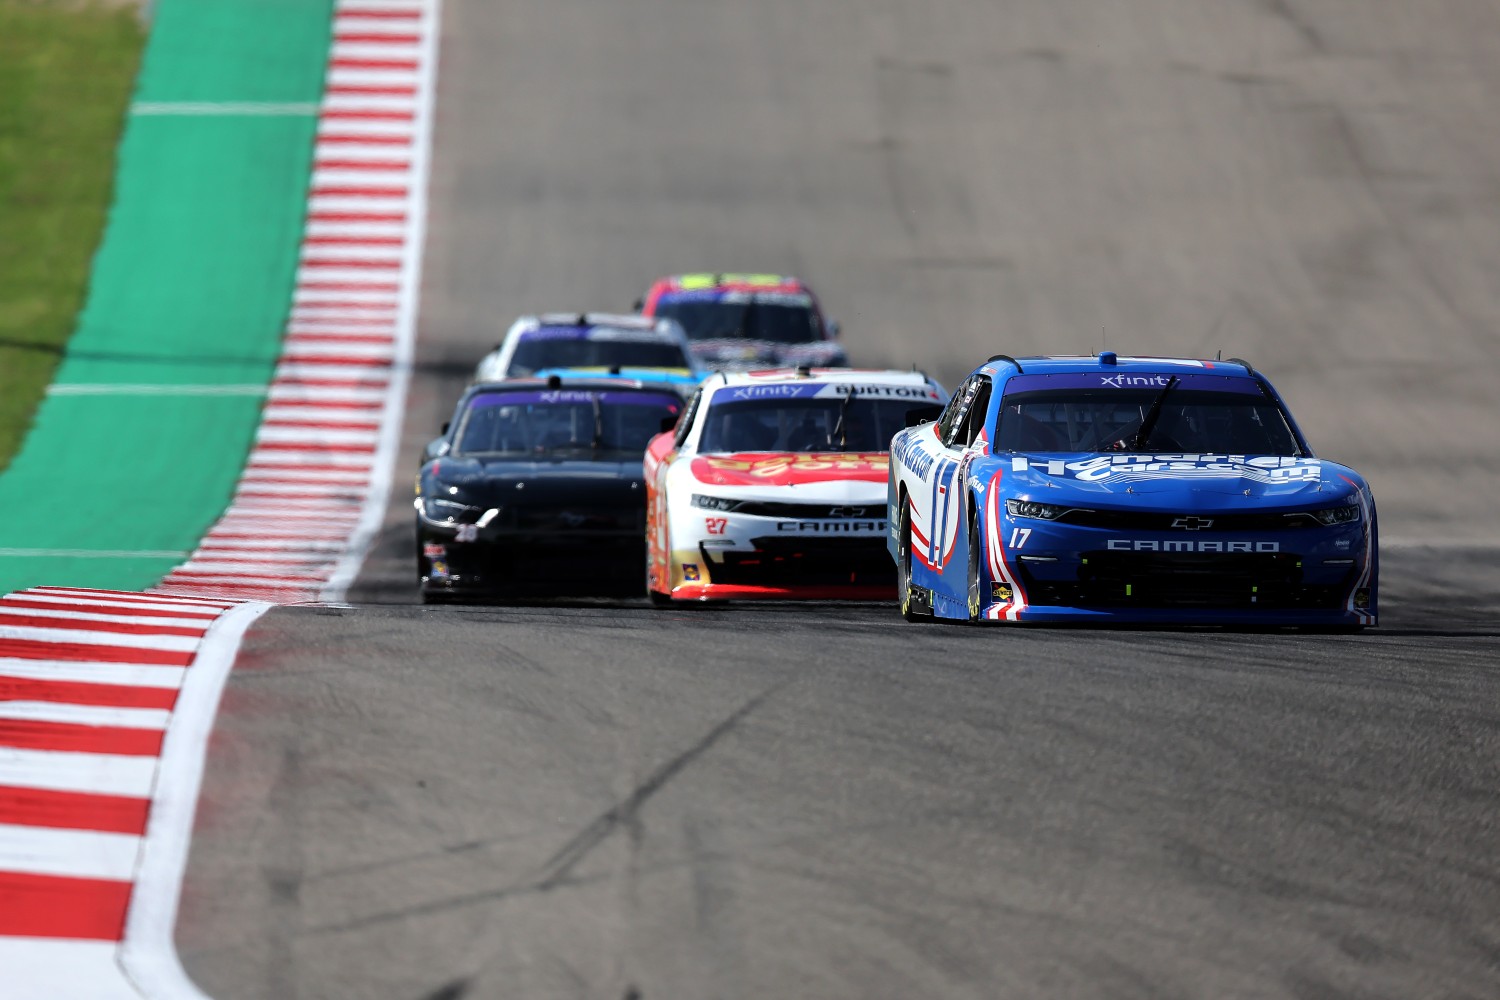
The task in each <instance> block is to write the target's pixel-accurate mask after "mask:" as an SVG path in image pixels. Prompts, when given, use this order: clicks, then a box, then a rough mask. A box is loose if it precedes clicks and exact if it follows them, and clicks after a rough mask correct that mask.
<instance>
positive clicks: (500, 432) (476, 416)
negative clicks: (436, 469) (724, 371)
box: [453, 389, 682, 458]
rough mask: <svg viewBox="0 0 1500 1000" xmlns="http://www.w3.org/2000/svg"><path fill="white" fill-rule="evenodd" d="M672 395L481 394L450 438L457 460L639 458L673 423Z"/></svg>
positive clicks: (677, 406)
mask: <svg viewBox="0 0 1500 1000" xmlns="http://www.w3.org/2000/svg"><path fill="white" fill-rule="evenodd" d="M681 409H682V400H681V399H679V398H678V397H677V396H676V395H675V394H673V393H647V392H614V391H587V390H579V389H562V390H538V391H527V392H495V393H483V394H480V395H478V396H475V397H474V398H473V399H471V400H470V401H469V405H468V407H467V408H466V409H465V410H464V413H463V417H462V418H461V420H460V423H459V425H458V431H457V434H456V435H455V437H454V440H455V442H456V447H455V448H454V449H453V455H454V456H455V457H460V458H473V457H485V458H492V457H511V458H545V457H556V458H577V457H580V456H582V457H585V458H586V457H589V456H590V455H593V454H598V453H603V452H615V453H625V454H629V455H633V456H636V457H639V455H640V454H641V452H643V451H645V450H646V442H648V441H649V440H650V439H651V437H652V436H653V435H655V434H657V433H658V432H659V431H660V430H661V422H662V418H664V417H672V418H674V419H675V418H676V416H677V414H678V413H679V412H680V411H681Z"/></svg>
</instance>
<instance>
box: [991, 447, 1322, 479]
mask: <svg viewBox="0 0 1500 1000" xmlns="http://www.w3.org/2000/svg"><path fill="white" fill-rule="evenodd" d="M1011 468H1012V470H1014V471H1016V472H1026V471H1027V470H1033V471H1036V472H1041V473H1044V474H1046V475H1049V476H1057V477H1059V478H1063V479H1077V480H1079V481H1080V482H1087V483H1099V482H1109V481H1111V480H1125V479H1220V478H1224V477H1226V476H1239V477H1241V478H1244V479H1253V480H1255V481H1256V482H1261V483H1287V482H1301V481H1316V480H1318V479H1319V478H1321V475H1322V463H1321V462H1319V461H1318V460H1317V459H1316V458H1287V457H1281V456H1276V455H1256V456H1253V457H1250V456H1246V455H1228V454H1223V455H1221V454H1196V455H1097V456H1094V457H1091V458H1085V459H1080V460H1079V461H1076V462H1068V461H1064V460H1063V459H1060V458H1054V459H1048V460H1046V461H1040V462H1034V461H1032V460H1031V459H1029V458H1027V457H1026V456H1024V455H1016V456H1014V457H1013V458H1012V459H1011Z"/></svg>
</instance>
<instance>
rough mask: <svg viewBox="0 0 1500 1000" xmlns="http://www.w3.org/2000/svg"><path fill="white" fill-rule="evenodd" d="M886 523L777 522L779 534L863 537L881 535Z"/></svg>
mask: <svg viewBox="0 0 1500 1000" xmlns="http://www.w3.org/2000/svg"><path fill="white" fill-rule="evenodd" d="M885 528H886V521H885V519H884V518H881V519H880V520H878V521H777V522H776V532H777V534H788V535H862V534H868V533H871V532H873V533H875V534H880V533H881V532H883V531H885Z"/></svg>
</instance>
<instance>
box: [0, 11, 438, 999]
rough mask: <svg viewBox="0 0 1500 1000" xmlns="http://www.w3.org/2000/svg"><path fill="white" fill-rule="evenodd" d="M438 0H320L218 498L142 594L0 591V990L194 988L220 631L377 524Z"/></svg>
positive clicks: (353, 546) (307, 576)
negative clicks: (198, 811)
mask: <svg viewBox="0 0 1500 1000" xmlns="http://www.w3.org/2000/svg"><path fill="white" fill-rule="evenodd" d="M438 13H439V0H340V2H338V3H337V4H336V7H335V12H334V39H333V45H332V49H331V52H330V57H329V64H328V76H327V84H326V89H325V97H324V100H323V104H322V106H321V110H320V118H319V122H318V130H317V139H316V145H315V152H314V163H313V175H312V185H311V194H310V202H309V206H308V215H307V227H306V232H305V235H304V238H303V243H302V249H301V258H300V261H299V265H298V272H297V284H296V292H295V297H294V299H293V302H292V306H291V312H290V317H289V320H288V323H287V328H286V337H285V340H284V343H283V347H282V357H281V359H280V362H279V364H278V365H277V368H276V372H275V375H274V377H273V381H272V383H271V387H270V390H269V395H268V397H267V402H266V406H265V409H264V411H263V414H262V418H261V424H260V427H259V430H258V432H257V434H256V439H255V444H254V447H253V449H252V451H251V454H250V457H249V461H248V464H247V465H246V468H245V470H244V472H243V474H242V476H241V479H240V482H239V485H238V488H237V490H236V493H235V496H234V499H233V501H232V502H231V504H230V505H229V507H228V509H227V510H226V511H225V512H224V515H223V516H222V517H221V518H220V519H219V520H218V522H216V523H215V524H214V526H213V527H212V528H211V529H210V530H209V532H208V533H207V535H205V536H204V538H203V539H202V540H201V541H200V542H199V544H198V546H197V548H196V549H195V550H194V551H193V553H192V554H191V556H190V557H189V559H188V560H187V561H186V562H184V563H183V564H182V565H180V566H178V567H176V568H175V569H173V570H172V571H171V573H169V574H168V575H167V576H166V578H165V579H163V580H162V582H161V583H160V584H158V585H157V586H156V587H155V588H153V589H152V590H151V591H149V592H146V593H123V592H117V591H102V590H89V589H80V588H70V587H37V588H33V589H30V590H25V591H19V592H17V593H14V594H10V595H7V596H5V597H3V598H0V997H3V998H4V1000H32V998H36V1000H42V998H46V1000H55V998H67V997H87V998H89V1000H117V998H118V1000H141V998H143V997H144V998H150V1000H177V998H202V997H203V994H202V993H201V991H199V990H198V988H197V987H196V986H194V985H193V983H192V982H191V981H190V980H189V979H188V978H187V976H186V974H185V973H184V972H183V970H182V967H181V964H180V963H179V961H178V959H177V954H176V950H175V947H174V945H173V941H172V934H173V928H174V927H175V924H176V913H177V897H178V891H179V888H180V886H181V880H182V873H183V870H184V868H185V866H186V863H187V849H188V842H189V839H190V836H191V832H192V822H193V811H194V808H195V804H196V802H197V795H198V786H199V782H200V780H201V776H202V768H203V758H204V752H205V749H206V747H207V742H208V735H209V731H210V729H211V727H212V723H213V716H214V712H215V710H216V708H217V705H218V700H219V695H220V693H221V691H222V690H223V685H224V681H225V680H226V678H227V677H228V674H229V670H230V668H231V667H232V665H233V662H234V657H235V655H236V653H237V651H238V649H239V643H240V639H241V637H242V636H243V634H244V631H245V629H246V628H248V627H249V625H250V623H251V622H252V621H253V620H254V619H255V617H256V616H258V615H259V614H261V613H262V612H263V611H265V610H266V609H267V608H268V607H270V606H271V604H273V603H294V602H303V601H315V600H325V601H326V600H338V599H341V598H342V596H343V594H344V592H345V590H346V589H347V587H348V585H349V583H350V582H351V581H352V580H353V578H354V574H355V573H356V572H357V570H358V568H359V565H360V563H361V562H362V561H363V559H364V556H365V553H366V552H367V551H368V549H369V546H370V544H371V543H372V542H373V540H374V538H375V535H376V533H377V531H378V530H379V527H380V521H381V518H382V515H383V512H384V501H385V497H386V494H387V492H388V490H389V487H390V482H391V475H392V471H393V467H394V463H395V460H396V457H397V456H396V450H397V447H398V443H399V439H400V431H401V417H402V408H403V405H404V401H405V396H406V385H407V381H408V379H409V373H410V361H411V356H412V339H413V333H414V329H415V319H416V290H417V282H418V277H419V265H420V254H421V247H422V239H423V235H424V226H423V222H424V211H425V188H426V175H427V169H426V162H427V153H428V149H429V146H430V134H431V108H432V99H433V78H434V73H435V69H436V43H437V23H438Z"/></svg>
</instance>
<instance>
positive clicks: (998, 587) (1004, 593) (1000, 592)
mask: <svg viewBox="0 0 1500 1000" xmlns="http://www.w3.org/2000/svg"><path fill="white" fill-rule="evenodd" d="M1014 593H1015V592H1014V591H1013V590H1011V586H1010V584H1008V583H1001V582H1000V581H998V580H997V581H995V582H994V583H992V584H990V596H991V597H993V598H994V599H995V600H997V601H1008V600H1010V599H1011V597H1012V595H1013V594H1014Z"/></svg>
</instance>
